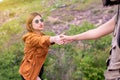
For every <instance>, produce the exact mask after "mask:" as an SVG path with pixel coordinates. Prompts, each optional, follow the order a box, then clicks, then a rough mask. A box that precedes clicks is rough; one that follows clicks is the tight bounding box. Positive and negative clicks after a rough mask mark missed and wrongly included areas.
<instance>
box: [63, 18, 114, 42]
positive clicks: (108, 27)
mask: <svg viewBox="0 0 120 80" xmlns="http://www.w3.org/2000/svg"><path fill="white" fill-rule="evenodd" d="M114 27H115V16H114V17H113V18H112V19H110V20H109V21H108V22H106V23H105V24H103V25H101V26H99V27H97V28H95V29H91V30H88V31H86V32H83V33H80V34H77V35H73V36H64V37H63V40H64V41H67V40H68V41H69V40H91V39H97V38H100V37H102V36H105V35H107V34H109V33H111V32H113V31H114Z"/></svg>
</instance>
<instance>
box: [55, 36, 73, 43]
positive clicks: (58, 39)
mask: <svg viewBox="0 0 120 80" xmlns="http://www.w3.org/2000/svg"><path fill="white" fill-rule="evenodd" d="M72 41H73V39H72V38H71V36H67V35H64V34H60V35H57V36H55V40H54V42H55V43H56V44H58V45H62V44H67V43H70V42H72Z"/></svg>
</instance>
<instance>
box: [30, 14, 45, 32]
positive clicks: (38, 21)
mask: <svg viewBox="0 0 120 80" xmlns="http://www.w3.org/2000/svg"><path fill="white" fill-rule="evenodd" d="M32 26H33V29H34V30H39V31H41V30H43V28H44V23H43V19H42V18H41V17H40V16H39V15H38V16H35V17H34V18H33V21H32Z"/></svg>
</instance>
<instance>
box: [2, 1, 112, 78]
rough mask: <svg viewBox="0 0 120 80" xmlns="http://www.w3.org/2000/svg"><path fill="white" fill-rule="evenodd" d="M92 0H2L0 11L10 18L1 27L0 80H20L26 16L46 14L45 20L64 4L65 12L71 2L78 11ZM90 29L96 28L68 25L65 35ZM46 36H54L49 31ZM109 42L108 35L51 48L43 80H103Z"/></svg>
mask: <svg viewBox="0 0 120 80" xmlns="http://www.w3.org/2000/svg"><path fill="white" fill-rule="evenodd" d="M92 1H94V0H67V1H66V0H50V1H49V0H19V1H18V0H4V2H2V3H0V5H1V6H0V11H1V12H3V11H4V12H8V18H12V19H8V21H6V22H5V23H4V24H2V25H1V27H0V38H1V39H0V52H1V54H0V71H1V72H0V80H20V76H19V74H18V69H19V65H20V62H21V59H22V57H23V47H24V45H23V43H22V42H21V40H20V39H21V36H22V33H24V31H25V30H24V27H25V26H24V25H25V24H24V23H25V19H26V16H27V15H28V14H29V13H31V12H35V11H37V12H40V13H45V14H44V16H45V17H44V18H45V19H46V17H47V16H48V15H50V13H51V11H53V10H55V9H59V8H60V7H63V6H66V5H67V6H68V9H71V8H70V7H69V5H72V4H73V3H74V4H80V5H79V6H78V7H77V8H74V9H72V10H80V9H84V7H85V6H87V5H88V4H90V3H91V2H92ZM84 4H85V5H84ZM6 5H7V6H6ZM3 17H6V15H4V16H3ZM93 28H95V26H94V25H93V24H90V23H89V22H85V23H84V24H83V25H80V26H76V25H70V28H69V30H67V31H66V34H67V35H74V34H78V33H82V32H84V31H87V30H89V29H93ZM46 33H47V34H48V35H55V34H54V33H53V32H49V31H48V32H46ZM18 34H19V35H20V36H18ZM16 36H17V37H19V38H18V39H19V40H18V42H17V40H15V37H16ZM11 38H12V39H11ZM12 40H13V41H12ZM110 41H111V37H110V35H108V36H106V37H103V38H101V39H97V40H93V41H91V40H87V41H77V42H73V43H70V44H67V45H62V46H59V45H53V46H51V48H50V50H49V54H48V56H47V60H46V62H45V65H44V66H45V71H44V79H45V80H103V79H104V77H103V71H104V70H105V68H106V65H105V60H106V57H107V56H108V54H106V53H108V51H109V46H110V43H111V42H110ZM13 42H14V43H13ZM5 45H9V46H5ZM4 46H5V47H4Z"/></svg>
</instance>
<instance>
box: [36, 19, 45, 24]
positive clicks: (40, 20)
mask: <svg viewBox="0 0 120 80" xmlns="http://www.w3.org/2000/svg"><path fill="white" fill-rule="evenodd" d="M34 22H35V23H36V24H38V23H39V22H44V20H43V19H36V20H35V21H34Z"/></svg>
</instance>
